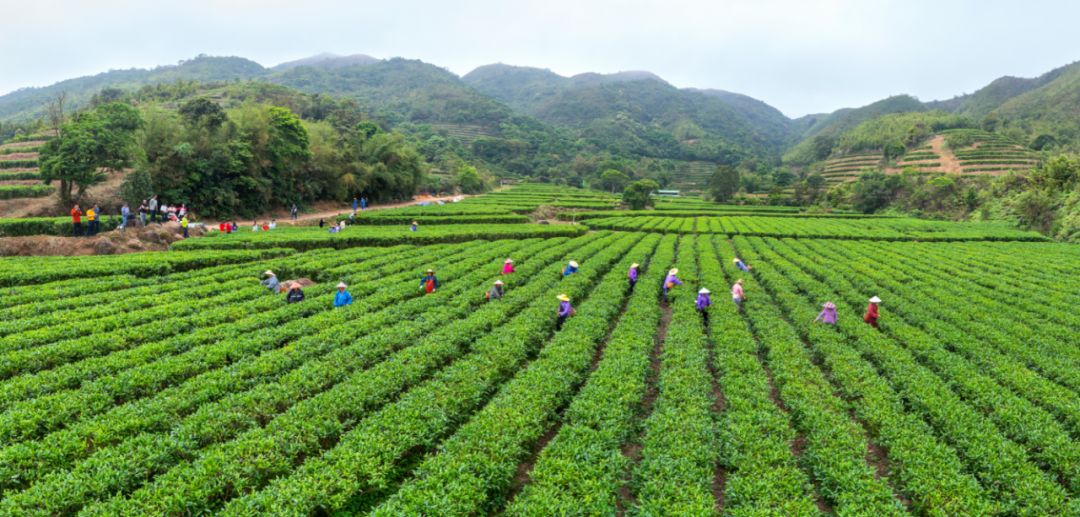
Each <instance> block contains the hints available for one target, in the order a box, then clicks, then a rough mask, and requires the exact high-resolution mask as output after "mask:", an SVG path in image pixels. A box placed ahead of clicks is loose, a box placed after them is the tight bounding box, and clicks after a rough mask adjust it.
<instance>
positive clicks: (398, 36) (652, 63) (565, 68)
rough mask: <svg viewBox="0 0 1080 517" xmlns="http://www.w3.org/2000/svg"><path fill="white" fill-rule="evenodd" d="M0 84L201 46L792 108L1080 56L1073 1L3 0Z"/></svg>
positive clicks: (931, 93) (810, 108)
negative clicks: (597, 77) (712, 92)
mask: <svg viewBox="0 0 1080 517" xmlns="http://www.w3.org/2000/svg"><path fill="white" fill-rule="evenodd" d="M2 11H3V15H4V18H5V20H6V21H7V23H4V24H3V30H2V31H0V49H3V50H0V93H7V92H10V91H12V90H15V89H17V88H21V87H26V86H45V85H49V84H52V83H55V82H57V81H61V80H64V79H69V78H72V77H78V76H83V75H92V74H96V73H99V72H104V71H107V70H108V69H110V68H131V67H133V66H134V67H141V68H142V67H153V66H156V65H161V64H170V63H176V62H177V61H178V60H181V59H189V58H191V57H194V56H196V55H198V54H209V55H215V56H227V55H235V56H242V57H246V58H249V59H252V60H254V61H257V62H259V63H260V64H262V65H264V66H268V67H269V66H273V65H276V64H278V63H281V62H284V61H290V60H294V59H299V58H303V57H307V56H310V55H313V54H317V53H320V52H324V51H328V52H332V53H336V54H356V53H362V54H369V55H372V56H375V57H379V58H387V57H396V56H400V57H406V58H410V59H420V60H423V61H426V62H429V63H433V64H436V65H439V66H443V67H446V68H449V69H450V70H451V71H453V72H455V73H458V74H461V75H464V74H465V73H468V72H469V71H470V70H472V69H473V68H475V67H477V66H480V65H484V64H489V63H496V62H502V63H507V64H513V65H524V66H535V67H540V68H550V69H551V70H552V71H555V72H557V73H559V74H563V75H573V74H577V73H582V72H601V73H609V72H618V71H622V70H649V71H651V72H654V73H656V74H658V75H660V76H661V77H663V78H664V79H666V80H667V81H668V82H670V83H672V84H674V85H676V86H678V87H696V88H718V89H723V90H729V91H734V92H739V93H744V94H746V95H750V96H752V97H755V98H758V99H761V100H763V101H765V102H767V103H769V104H771V105H773V106H775V107H777V108H779V109H780V110H781V111H783V112H784V114H786V115H788V116H790V117H799V116H802V115H805V114H807V113H820V112H830V111H833V110H835V109H838V108H843V107H858V106H862V105H865V104H868V103H870V102H873V101H875V100H879V99H882V98H884V97H887V96H889V95H893V94H900V93H908V94H911V95H915V96H917V97H919V98H920V99H922V100H934V99H944V98H951V97H953V96H954V95H958V94H962V93H965V92H969V93H970V92H973V91H975V90H977V89H978V88H980V87H982V86H985V85H986V84H987V83H989V82H990V81H992V80H993V79H995V78H997V77H1000V76H1003V75H1014V76H1020V77H1034V76H1037V75H1040V74H1042V73H1044V72H1047V71H1049V70H1051V69H1053V68H1056V67H1059V66H1062V65H1065V64H1068V63H1071V62H1073V61H1075V60H1078V59H1080V37H1078V36H1077V32H1076V28H1075V24H1076V20H1077V19H1078V15H1080V2H1076V1H1058V2H1053V1H1044V0H1029V1H1026V2H1016V1H1011V2H1006V1H998V0H979V1H974V0H957V1H952V0H937V1H926V0H905V1H891V0H890V1H882V0H710V1H701V0H684V1H681V2H676V1H664V2H642V1H635V0H618V1H614V0H599V1H590V0H543V1H534V0H518V1H506V0H503V1H486V0H471V1H447V0H411V1H385V0H381V1H378V2H373V1H368V0H349V1H336V0H308V1H306V2H296V1H282V0H187V1H184V2H169V1H157V2H147V1H145V0H138V1H136V0H98V1H95V2H87V1H85V0H79V1H73V0H34V1H11V2H5V5H4V6H3V10H2Z"/></svg>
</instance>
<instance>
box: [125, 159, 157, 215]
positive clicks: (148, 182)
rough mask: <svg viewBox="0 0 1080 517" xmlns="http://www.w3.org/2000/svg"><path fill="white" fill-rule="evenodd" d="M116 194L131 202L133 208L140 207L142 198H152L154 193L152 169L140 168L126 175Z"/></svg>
mask: <svg viewBox="0 0 1080 517" xmlns="http://www.w3.org/2000/svg"><path fill="white" fill-rule="evenodd" d="M116 195H117V196H119V197H120V199H122V200H124V201H127V202H129V203H131V205H132V207H133V208H134V207H138V206H139V203H141V202H142V200H144V199H150V197H151V196H153V195H154V179H153V178H152V177H151V176H150V171H148V170H146V169H143V168H140V169H136V170H135V171H132V172H131V173H129V174H128V175H127V176H124V181H123V182H122V183H120V188H119V189H117V192H116Z"/></svg>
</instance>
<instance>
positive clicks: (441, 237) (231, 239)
mask: <svg viewBox="0 0 1080 517" xmlns="http://www.w3.org/2000/svg"><path fill="white" fill-rule="evenodd" d="M283 230H285V231H283ZM587 231H588V228H586V227H583V226H566V225H561V226H557V225H550V226H549V225H535V224H511V225H500V224H463V225H433V226H431V227H423V226H421V227H420V230H419V231H416V232H413V231H409V228H408V227H373V226H349V227H346V228H345V230H343V231H341V232H340V233H328V232H327V230H325V229H321V228H310V227H298V228H278V229H276V230H273V231H267V232H263V231H260V232H252V231H241V232H237V233H234V234H231V235H225V234H222V233H220V232H212V233H211V234H209V235H207V236H205V237H202V238H198V239H187V240H183V241H180V242H177V243H175V244H173V245H172V249H175V250H198V249H219V250H224V249H265V248H292V249H295V250H300V251H307V250H312V249H317V248H334V249H345V248H355V247H359V246H397V245H399V244H417V245H426V244H438V243H456V242H468V241H473V240H479V239H486V240H501V239H530V238H534V237H542V238H550V237H577V236H579V235H582V234H584V233H586V232H587Z"/></svg>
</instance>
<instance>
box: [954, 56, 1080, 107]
mask: <svg viewBox="0 0 1080 517" xmlns="http://www.w3.org/2000/svg"><path fill="white" fill-rule="evenodd" d="M1076 66H1077V64H1076V63H1074V64H1072V65H1069V66H1063V67H1061V68H1056V69H1054V70H1051V71H1049V72H1047V73H1045V74H1043V75H1040V76H1039V77H1034V78H1030V79H1025V78H1021V77H1010V76H1005V77H1000V78H998V79H995V80H994V81H993V82H992V83H990V84H989V85H987V86H985V87H983V88H980V89H979V90H978V91H976V92H975V93H973V94H971V95H969V96H968V97H967V98H966V99H965V100H964V102H963V103H962V104H961V105H960V107H959V108H958V109H957V110H956V111H955V113H956V114H957V115H964V116H965V117H968V118H970V119H972V120H976V121H977V120H980V119H982V118H983V117H985V116H986V114H987V113H990V112H991V111H993V110H996V109H998V108H999V107H1001V106H1002V105H1003V104H1005V103H1006V102H1008V101H1009V100H1011V99H1014V98H1016V97H1019V96H1021V95H1023V94H1025V93H1028V92H1030V91H1032V90H1036V89H1039V88H1042V87H1043V86H1046V85H1048V84H1050V83H1052V82H1054V81H1056V80H1057V79H1058V78H1060V77H1062V76H1063V75H1068V74H1069V72H1070V70H1073V71H1075V68H1076Z"/></svg>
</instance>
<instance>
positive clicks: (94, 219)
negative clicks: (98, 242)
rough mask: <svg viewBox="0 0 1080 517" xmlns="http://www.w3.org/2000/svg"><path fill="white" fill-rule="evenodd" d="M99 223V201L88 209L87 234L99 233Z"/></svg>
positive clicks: (88, 235)
mask: <svg viewBox="0 0 1080 517" xmlns="http://www.w3.org/2000/svg"><path fill="white" fill-rule="evenodd" d="M97 225H98V206H97V203H94V205H93V206H91V207H90V210H87V211H86V236H87V237H90V236H91V235H96V234H97Z"/></svg>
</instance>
